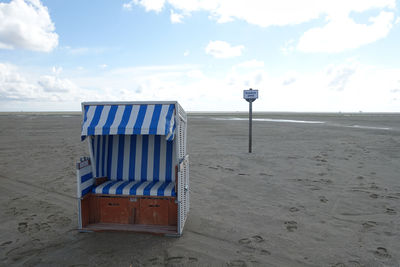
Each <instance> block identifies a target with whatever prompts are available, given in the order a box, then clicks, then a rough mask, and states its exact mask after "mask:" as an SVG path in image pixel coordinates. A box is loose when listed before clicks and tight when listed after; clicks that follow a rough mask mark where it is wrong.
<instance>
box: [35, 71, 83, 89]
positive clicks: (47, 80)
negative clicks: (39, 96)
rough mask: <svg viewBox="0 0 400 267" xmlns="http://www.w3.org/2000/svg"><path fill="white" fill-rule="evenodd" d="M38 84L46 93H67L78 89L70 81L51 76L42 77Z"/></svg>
mask: <svg viewBox="0 0 400 267" xmlns="http://www.w3.org/2000/svg"><path fill="white" fill-rule="evenodd" d="M38 84H39V85H40V86H41V87H42V88H43V90H44V91H45V92H57V93H67V92H70V91H71V90H73V89H75V88H76V85H75V84H74V83H73V82H71V81H70V80H68V79H60V78H57V77H55V76H50V75H44V76H42V77H40V79H39V81H38Z"/></svg>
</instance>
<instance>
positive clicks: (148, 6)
mask: <svg viewBox="0 0 400 267" xmlns="http://www.w3.org/2000/svg"><path fill="white" fill-rule="evenodd" d="M164 3H165V0H132V1H129V2H127V3H124V4H123V5H122V7H123V8H124V9H127V10H132V7H133V5H140V6H142V7H144V9H145V10H146V11H155V12H157V13H158V12H160V11H161V10H162V9H163V7H164Z"/></svg>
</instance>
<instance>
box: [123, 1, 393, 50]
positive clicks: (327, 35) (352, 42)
mask: <svg viewBox="0 0 400 267" xmlns="http://www.w3.org/2000/svg"><path fill="white" fill-rule="evenodd" d="M134 4H136V5H141V6H143V7H144V8H145V9H146V11H156V12H160V11H161V10H162V9H163V7H164V6H165V5H168V6H170V7H171V8H172V9H171V17H170V18H171V22H172V23H179V22H182V19H183V18H184V17H186V16H190V15H191V14H192V13H193V12H198V11H205V12H208V13H209V18H211V19H213V20H216V21H217V22H218V23H226V22H230V21H233V20H242V21H245V22H247V23H249V24H253V25H257V26H260V27H269V26H290V25H296V24H301V23H305V22H310V21H312V20H316V19H324V18H325V20H326V21H327V24H326V25H325V26H321V27H315V28H312V29H310V30H308V31H306V32H305V33H304V35H303V36H302V37H301V39H300V42H299V44H298V46H297V48H298V49H299V50H301V51H304V52H341V51H344V50H347V49H352V48H357V47H359V46H362V45H365V44H368V43H372V42H374V41H377V40H379V39H382V38H384V37H385V36H387V34H388V33H389V31H390V29H391V27H392V25H393V23H398V21H399V19H397V20H396V22H394V18H393V13H392V12H389V11H393V10H394V9H395V8H396V0H351V1H348V0H336V1H332V0H319V1H315V0H303V1H293V0H280V1H260V0H236V1H227V0H153V1H150V0H142V1H140V0H132V1H130V2H129V3H126V4H124V7H125V8H128V9H131V8H132V5H134ZM371 10H377V11H381V13H380V15H379V16H377V17H371V18H370V22H371V23H368V24H357V23H355V22H354V20H352V19H351V18H350V14H351V13H352V12H356V13H362V12H366V11H371ZM317 23H318V22H317ZM369 24H372V25H369ZM359 33H360V34H359ZM347 37H349V38H347ZM294 48H295V46H294V44H293V42H290V43H286V44H285V45H284V47H283V48H282V49H281V50H282V52H283V53H284V54H289V53H290V52H292V51H293V50H294Z"/></svg>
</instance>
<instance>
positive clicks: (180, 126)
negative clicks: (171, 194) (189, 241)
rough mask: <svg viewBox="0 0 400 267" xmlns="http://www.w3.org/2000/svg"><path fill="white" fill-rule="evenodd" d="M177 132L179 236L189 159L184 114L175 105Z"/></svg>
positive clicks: (186, 207) (185, 205)
mask: <svg viewBox="0 0 400 267" xmlns="http://www.w3.org/2000/svg"><path fill="white" fill-rule="evenodd" d="M176 110H177V116H176V120H177V129H176V130H177V131H176V144H177V146H178V147H177V157H178V159H179V168H178V171H179V173H178V183H177V197H178V204H179V205H178V234H179V235H181V234H182V231H183V227H184V225H185V221H186V218H187V213H188V211H189V203H188V201H189V183H188V182H189V157H188V155H187V149H186V131H187V126H186V119H187V117H186V113H185V111H184V110H183V109H182V108H181V107H180V105H179V104H177V108H176Z"/></svg>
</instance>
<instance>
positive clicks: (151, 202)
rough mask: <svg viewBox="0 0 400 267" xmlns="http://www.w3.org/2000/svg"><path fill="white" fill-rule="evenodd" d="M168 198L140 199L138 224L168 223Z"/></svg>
mask: <svg viewBox="0 0 400 267" xmlns="http://www.w3.org/2000/svg"><path fill="white" fill-rule="evenodd" d="M168 206H169V200H168V199H147V198H142V199H140V216H139V218H138V223H139V224H152V225H168Z"/></svg>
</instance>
